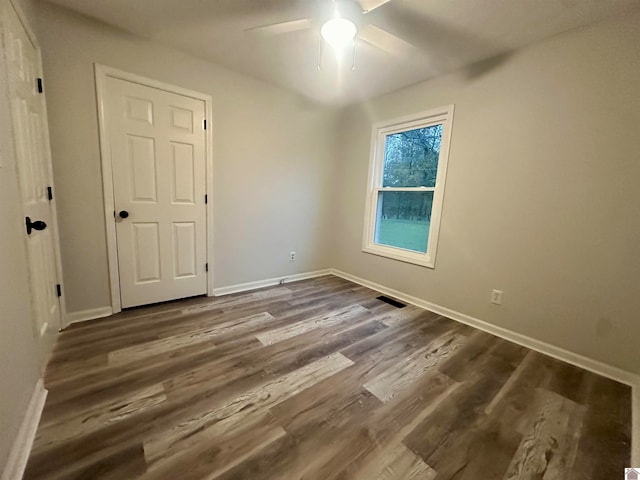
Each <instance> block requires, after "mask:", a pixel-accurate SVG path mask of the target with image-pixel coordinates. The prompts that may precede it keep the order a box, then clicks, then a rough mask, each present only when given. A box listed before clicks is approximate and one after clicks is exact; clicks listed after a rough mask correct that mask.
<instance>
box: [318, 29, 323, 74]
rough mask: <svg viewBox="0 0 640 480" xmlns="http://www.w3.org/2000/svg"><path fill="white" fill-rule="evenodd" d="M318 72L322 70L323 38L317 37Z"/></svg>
mask: <svg viewBox="0 0 640 480" xmlns="http://www.w3.org/2000/svg"><path fill="white" fill-rule="evenodd" d="M318 37H319V39H318V71H320V70H322V54H323V52H324V38H322V35H318Z"/></svg>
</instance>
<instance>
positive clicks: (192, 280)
mask: <svg viewBox="0 0 640 480" xmlns="http://www.w3.org/2000/svg"><path fill="white" fill-rule="evenodd" d="M106 91H107V95H106V97H105V98H106V105H105V112H106V126H107V131H108V135H109V142H110V150H111V162H112V169H113V185H114V199H115V208H116V210H115V215H114V217H115V218H114V221H115V222H116V235H117V243H118V266H119V270H120V292H121V300H122V306H123V307H124V308H126V307H132V306H137V305H145V304H149V303H156V302H161V301H166V300H173V299H176V298H184V297H189V296H194V295H201V294H205V293H206V292H207V275H206V269H205V265H206V206H205V193H206V160H205V159H206V156H205V131H204V127H203V121H204V118H205V103H204V102H203V101H202V100H197V99H194V98H191V97H187V96H182V95H177V94H175V93H170V92H167V91H164V90H160V89H156V88H152V87H149V86H145V85H141V84H138V83H133V82H129V81H125V80H121V79H117V78H114V77H107V83H106ZM125 212H126V213H125Z"/></svg>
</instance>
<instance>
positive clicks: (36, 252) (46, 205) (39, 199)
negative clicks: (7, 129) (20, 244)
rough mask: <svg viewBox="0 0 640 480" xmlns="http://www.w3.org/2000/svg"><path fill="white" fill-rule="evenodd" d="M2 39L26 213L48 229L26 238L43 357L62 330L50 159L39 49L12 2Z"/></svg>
mask: <svg viewBox="0 0 640 480" xmlns="http://www.w3.org/2000/svg"><path fill="white" fill-rule="evenodd" d="M1 20H2V37H3V43H4V54H5V60H6V64H7V72H8V76H9V89H10V93H11V120H12V124H13V134H14V145H15V150H16V160H17V170H18V172H17V173H18V183H19V190H20V196H21V200H22V213H23V215H24V217H29V218H30V219H31V221H33V222H35V221H40V222H44V223H43V224H41V225H44V226H46V227H44V229H41V230H32V231H31V233H30V234H29V235H27V234H26V231H25V236H26V239H27V240H26V242H27V252H28V257H29V258H28V259H29V269H30V272H29V278H30V284H31V296H32V299H33V303H32V306H33V313H34V317H35V322H36V324H35V331H36V336H37V338H38V340H39V342H40V347H41V348H40V351H41V354H42V357H43V358H47V355H48V352H49V351H50V350H51V348H52V347H53V341H54V339H55V334H56V332H57V331H58V330H59V329H60V302H59V299H58V293H57V284H58V283H59V280H58V274H57V259H56V249H55V236H54V229H55V228H56V226H55V224H54V222H55V216H54V214H53V208H54V205H53V202H52V201H51V200H50V199H49V192H48V190H47V187H48V186H51V185H52V179H51V176H52V173H51V157H50V150H49V142H48V135H47V131H46V129H47V120H46V115H45V113H44V112H45V109H44V100H43V96H42V94H41V93H39V92H38V77H40V75H41V74H40V72H41V65H40V58H39V55H38V50H37V48H36V46H35V45H34V44H33V43H32V41H31V39H30V38H29V35H28V34H27V32H26V30H25V27H24V26H23V24H22V22H21V20H20V18H19V17H18V15H17V13H16V11H15V10H14V9H13V7H12V5H11V4H10V2H2V19H1Z"/></svg>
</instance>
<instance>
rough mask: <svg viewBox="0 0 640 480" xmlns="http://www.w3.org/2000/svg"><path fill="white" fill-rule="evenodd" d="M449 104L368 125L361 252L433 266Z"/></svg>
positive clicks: (449, 125)
mask: <svg viewBox="0 0 640 480" xmlns="http://www.w3.org/2000/svg"><path fill="white" fill-rule="evenodd" d="M452 117H453V105H449V106H447V107H443V108H438V109H435V110H431V111H428V112H423V113H420V114H417V115H412V116H411V117H406V118H402V119H396V120H393V121H390V122H383V123H379V124H377V125H374V127H373V134H372V145H371V163H370V166H369V189H368V192H367V209H366V218H365V227H364V242H363V251H365V252H367V253H373V254H375V255H382V256H384V257H389V258H394V259H396V260H401V261H404V262H409V263H415V264H417V265H423V266H426V267H430V268H434V266H435V259H436V248H437V245H438V231H439V229H440V213H441V210H442V198H443V196H444V183H445V175H446V172H447V159H448V156H449V139H450V136H451V120H452Z"/></svg>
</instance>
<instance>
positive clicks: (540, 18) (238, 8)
mask: <svg viewBox="0 0 640 480" xmlns="http://www.w3.org/2000/svg"><path fill="white" fill-rule="evenodd" d="M49 1H51V2H52V3H56V4H58V5H61V6H64V7H67V8H69V9H72V10H75V11H78V12H80V13H83V14H85V15H87V16H90V17H93V18H96V19H98V20H101V21H103V22H105V23H108V24H111V25H115V26H117V27H120V28H122V29H124V30H127V31H129V32H132V33H134V34H137V35H139V36H141V37H145V38H150V39H154V40H156V41H158V42H160V43H163V44H166V45H170V46H173V47H176V48H179V49H181V50H183V51H185V52H188V53H191V54H193V55H195V56H198V57H200V58H204V59H207V60H210V61H213V62H215V63H218V64H221V65H224V66H226V67H228V68H230V69H232V70H236V71H239V72H243V73H246V74H248V75H251V76H253V77H256V78H259V79H262V80H266V81H269V82H272V83H275V84H277V85H280V86H282V87H285V88H288V89H291V90H294V91H296V92H299V93H300V94H302V95H304V96H306V97H309V98H311V99H314V100H317V101H320V102H325V103H335V104H345V103H350V102H355V101H359V100H363V99H366V98H370V97H373V96H376V95H380V94H382V93H386V92H390V91H393V90H397V89H399V88H402V87H405V86H408V85H411V84H414V83H417V82H419V81H422V80H426V79H428V78H431V77H434V76H437V75H440V74H442V73H445V72H450V71H453V70H456V69H459V68H462V67H467V66H469V65H471V64H472V63H474V62H478V61H479V60H483V59H486V58H489V57H493V56H496V55H499V54H504V53H506V52H509V51H512V50H515V49H517V48H520V47H522V46H525V45H527V44H530V43H534V42H536V41H539V40H541V39H543V38H545V37H549V36H551V35H554V34H557V33H560V32H563V31H566V30H569V29H572V28H576V27H579V26H583V25H587V24H589V23H593V22H595V21H598V20H600V19H603V18H606V17H609V16H612V15H616V14H621V13H622V12H624V11H626V10H629V9H632V8H636V7H638V6H640V0H392V1H390V2H389V3H387V4H386V5H383V6H381V7H380V8H378V9H376V10H374V11H373V12H371V13H368V14H366V15H362V14H360V13H359V11H357V10H356V11H355V16H356V17H357V18H354V20H355V21H356V22H357V23H358V24H359V26H360V27H361V28H364V27H365V25H366V24H369V23H372V24H374V25H376V26H378V27H381V28H384V29H386V30H388V31H389V32H391V33H393V34H395V35H397V36H398V37H401V38H402V39H404V40H406V41H407V42H410V43H411V44H412V45H414V46H415V47H416V48H415V49H412V50H409V51H406V52H405V53H404V54H395V55H394V54H389V53H386V52H384V51H382V50H380V49H378V48H375V47H373V46H371V45H370V44H367V43H364V42H359V46H358V50H357V57H356V69H355V71H352V70H351V64H352V57H351V55H350V54H347V55H345V58H343V59H342V62H341V63H340V62H337V61H336V59H335V56H334V55H332V52H331V51H330V50H325V55H324V56H323V61H322V69H321V71H318V69H317V60H318V44H319V29H320V25H321V19H322V18H323V17H326V16H327V15H330V13H329V12H330V11H331V9H332V8H333V7H332V0H90V1H87V0H49ZM345 1H347V2H348V3H354V2H353V1H352V0H345ZM307 17H311V18H313V19H314V20H315V22H313V23H312V25H311V28H309V29H306V30H298V31H294V32H289V33H285V34H281V35H274V36H267V35H263V34H259V33H257V32H247V31H245V30H246V29H248V28H251V27H256V26H260V25H266V24H272V23H277V22H283V21H289V20H296V19H301V18H307ZM490 63H492V64H495V62H490ZM469 72H470V74H474V72H475V73H477V71H476V70H475V69H470V70H469Z"/></svg>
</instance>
